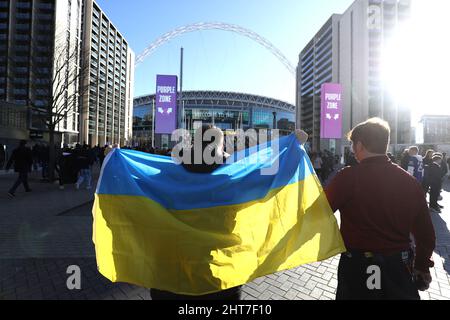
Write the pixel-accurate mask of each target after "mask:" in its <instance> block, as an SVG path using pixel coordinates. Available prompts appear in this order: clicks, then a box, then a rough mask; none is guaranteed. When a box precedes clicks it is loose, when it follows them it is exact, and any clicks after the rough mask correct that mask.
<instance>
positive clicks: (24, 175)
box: [6, 140, 33, 198]
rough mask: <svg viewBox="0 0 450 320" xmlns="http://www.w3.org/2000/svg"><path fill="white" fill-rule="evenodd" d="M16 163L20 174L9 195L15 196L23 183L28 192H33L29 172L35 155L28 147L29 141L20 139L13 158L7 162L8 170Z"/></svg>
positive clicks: (15, 165)
mask: <svg viewBox="0 0 450 320" xmlns="http://www.w3.org/2000/svg"><path fill="white" fill-rule="evenodd" d="M13 164H14V171H15V172H17V173H18V174H19V176H18V177H17V180H16V182H15V183H14V185H13V186H12V188H11V189H10V190H9V192H8V195H9V196H10V197H12V198H13V197H15V193H16V190H17V188H18V187H19V186H20V185H21V184H23V186H24V187H25V191H26V192H31V189H30V186H29V185H28V172H30V171H31V166H32V165H33V156H32V154H31V150H30V149H29V148H27V142H26V141H25V140H22V141H20V144H19V147H18V148H16V149H14V151H13V153H12V155H11V158H10V159H9V161H8V163H7V164H6V171H8V170H9V169H10V168H11V166H12V165H13Z"/></svg>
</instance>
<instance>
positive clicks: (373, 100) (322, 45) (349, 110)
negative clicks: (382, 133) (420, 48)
mask: <svg viewBox="0 0 450 320" xmlns="http://www.w3.org/2000/svg"><path fill="white" fill-rule="evenodd" d="M410 14H411V2H410V1H409V0H356V1H355V2H354V3H353V4H352V5H351V6H350V7H349V8H348V9H347V10H346V11H345V12H344V13H343V14H340V15H339V14H335V15H333V16H332V17H331V18H330V19H329V20H328V21H327V23H326V24H325V25H324V26H323V27H322V28H321V30H320V31H319V32H318V33H317V34H316V35H315V36H314V38H313V39H312V40H311V42H310V43H309V44H308V45H307V46H306V47H305V49H304V50H302V52H301V53H300V56H299V64H298V67H297V124H298V125H299V126H301V127H302V128H303V129H304V130H305V131H307V132H308V133H310V134H311V137H312V144H313V149H315V150H322V149H331V148H333V147H334V148H336V150H337V152H343V151H344V150H343V145H345V144H346V142H345V140H342V141H339V140H337V141H336V140H328V139H325V140H324V139H321V137H320V118H321V110H320V96H321V90H320V89H321V86H322V84H323V83H326V82H333V83H340V84H341V85H342V86H343V90H344V92H343V106H344V107H343V119H342V120H343V132H342V136H343V137H344V136H345V134H346V133H347V132H349V131H350V130H351V128H352V127H353V126H354V125H356V124H358V123H360V122H362V121H365V120H367V119H368V118H371V117H376V116H377V117H381V118H384V119H385V120H387V121H388V122H389V124H390V125H391V128H392V137H391V142H392V144H395V145H396V144H407V143H409V142H410V137H411V132H410V131H411V113H410V111H409V110H408V109H407V108H403V107H402V106H401V105H399V104H398V103H397V102H396V101H395V99H394V97H392V96H391V95H390V94H389V92H388V90H386V89H385V88H384V86H383V82H382V70H381V67H382V66H381V58H382V52H383V47H384V46H385V44H386V43H387V41H389V39H390V37H391V36H392V35H393V33H394V32H395V30H396V28H397V27H398V26H399V25H400V24H401V23H402V22H403V21H405V20H407V19H408V18H409V17H410Z"/></svg>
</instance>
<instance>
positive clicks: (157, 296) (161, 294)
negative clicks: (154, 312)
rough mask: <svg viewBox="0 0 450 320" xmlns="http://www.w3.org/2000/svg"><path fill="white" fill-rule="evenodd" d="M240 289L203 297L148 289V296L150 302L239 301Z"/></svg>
mask: <svg viewBox="0 0 450 320" xmlns="http://www.w3.org/2000/svg"><path fill="white" fill-rule="evenodd" d="M241 288H242V287H240V286H239V287H235V288H231V289H228V290H223V291H220V292H216V293H211V294H207V295H203V296H186V295H181V294H175V293H172V292H168V291H162V290H157V289H150V295H151V297H152V300H172V301H174V300H191V301H192V300H231V301H239V300H241Z"/></svg>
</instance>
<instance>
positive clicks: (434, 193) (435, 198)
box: [430, 185, 441, 208]
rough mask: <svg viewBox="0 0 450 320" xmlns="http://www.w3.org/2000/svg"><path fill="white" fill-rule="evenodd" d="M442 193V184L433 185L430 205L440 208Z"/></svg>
mask: <svg viewBox="0 0 450 320" xmlns="http://www.w3.org/2000/svg"><path fill="white" fill-rule="evenodd" d="M440 194H441V186H437V185H436V186H431V190H430V207H432V208H439V204H438V200H439V195H440Z"/></svg>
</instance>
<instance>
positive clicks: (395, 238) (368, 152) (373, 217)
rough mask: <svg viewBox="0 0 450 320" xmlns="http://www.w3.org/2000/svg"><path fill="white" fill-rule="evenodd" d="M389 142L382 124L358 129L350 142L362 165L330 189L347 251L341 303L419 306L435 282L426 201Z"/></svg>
mask: <svg viewBox="0 0 450 320" xmlns="http://www.w3.org/2000/svg"><path fill="white" fill-rule="evenodd" d="M389 137H390V128H389V124H388V123H387V122H385V121H383V120H381V119H377V118H375V119H370V120H368V121H367V122H364V123H362V124H360V125H358V126H357V127H356V128H354V129H353V130H352V131H351V132H350V133H349V137H348V138H349V140H350V141H351V143H352V149H353V152H354V154H355V157H356V159H357V161H358V162H359V165H358V166H354V167H348V168H345V169H343V170H342V171H340V172H339V173H338V174H337V176H336V177H335V178H334V180H333V181H332V182H331V183H330V184H329V186H328V187H327V188H326V194H327V197H328V200H329V202H330V205H331V207H332V209H333V211H334V212H336V211H338V210H339V211H340V214H341V232H342V236H343V238H344V241H345V245H346V247H347V250H348V252H347V253H345V254H343V255H342V257H341V261H340V265H339V271H338V289H337V299H338V300H349V299H350V300H356V299H363V300H366V299H370V300H372V299H381V300H391V299H392V300H398V299H417V300H418V299H420V296H419V294H418V289H419V290H427V289H428V287H429V284H430V283H431V280H432V279H431V275H430V271H429V269H430V268H432V267H433V266H434V264H433V261H432V260H431V257H432V254H433V250H434V248H435V242H436V239H435V233H434V228H433V224H432V222H431V217H430V213H429V211H428V206H427V203H426V200H425V195H424V193H423V190H422V187H421V186H420V185H419V183H418V182H417V180H416V179H414V177H411V176H410V175H409V174H408V173H407V172H406V171H404V170H403V169H401V168H400V167H399V166H397V165H396V164H393V163H392V162H391V161H390V159H389V158H388V157H387V155H386V152H387V148H388V145H389V139H390V138H389ZM411 239H413V241H411ZM411 242H414V243H415V250H414V249H412V247H413V246H412V245H411Z"/></svg>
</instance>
